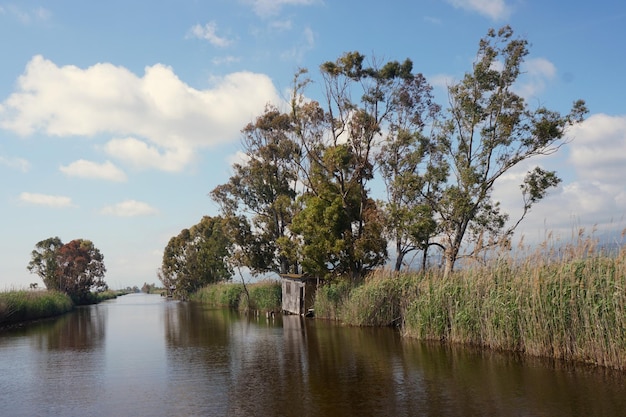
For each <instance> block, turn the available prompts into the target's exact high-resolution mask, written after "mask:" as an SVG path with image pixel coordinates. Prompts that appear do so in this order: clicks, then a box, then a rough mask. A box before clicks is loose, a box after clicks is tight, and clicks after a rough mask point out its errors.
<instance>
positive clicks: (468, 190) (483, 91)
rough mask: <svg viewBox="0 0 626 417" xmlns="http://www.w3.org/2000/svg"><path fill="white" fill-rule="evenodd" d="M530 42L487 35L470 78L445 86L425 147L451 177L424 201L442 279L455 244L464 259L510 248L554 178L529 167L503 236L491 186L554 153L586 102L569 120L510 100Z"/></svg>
mask: <svg viewBox="0 0 626 417" xmlns="http://www.w3.org/2000/svg"><path fill="white" fill-rule="evenodd" d="M527 54H528V42H527V41H526V40H525V39H516V38H514V36H513V30H512V29H511V28H510V27H508V26H505V27H503V28H501V29H500V30H498V31H495V30H493V29H492V30H490V31H489V32H488V34H487V36H486V37H485V38H483V39H481V41H480V43H479V48H478V53H477V55H476V61H475V62H474V66H473V70H472V72H469V73H466V74H465V77H464V78H463V80H462V81H460V82H459V83H456V84H454V85H452V86H451V87H449V91H448V95H449V97H450V107H449V109H448V112H447V114H446V117H445V118H444V119H443V120H442V121H441V122H440V123H439V124H438V126H439V129H438V131H437V132H436V134H435V135H434V136H433V138H432V139H431V143H430V144H429V145H428V152H429V153H431V154H432V158H433V159H434V160H436V161H439V163H438V165H440V166H444V167H446V168H447V170H449V172H450V173H451V174H452V175H451V176H450V177H449V178H448V181H447V183H446V185H445V186H442V189H441V195H440V196H439V198H438V199H436V200H430V201H431V205H432V208H433V212H434V213H435V215H436V217H437V218H439V219H440V221H439V228H440V233H441V235H442V236H441V243H442V245H443V247H444V259H445V264H446V269H445V273H446V274H448V273H450V272H451V271H452V270H453V267H454V264H455V262H456V260H457V257H458V256H459V251H460V249H461V245H462V244H463V243H464V242H465V243H469V246H470V247H472V251H471V252H470V253H469V255H470V256H473V255H477V254H479V253H480V252H482V251H484V250H485V249H486V248H488V247H493V246H495V245H498V244H502V243H503V242H506V241H508V239H509V238H510V236H511V234H512V233H513V230H514V229H515V227H516V226H517V225H518V224H519V222H520V221H521V220H522V219H523V218H524V216H525V215H526V214H527V212H528V210H529V209H530V208H531V206H532V205H533V204H534V203H536V202H538V201H539V200H541V199H542V198H543V197H544V196H545V195H546V192H547V190H548V189H549V188H552V187H554V186H556V185H557V184H558V183H559V181H560V180H559V179H558V177H557V176H556V173H554V172H551V171H546V170H543V169H539V168H535V169H532V170H531V171H529V173H528V174H527V176H526V179H525V181H524V183H523V184H522V185H521V189H522V193H523V198H524V207H523V212H522V214H521V217H520V218H519V220H518V221H517V222H514V223H513V226H512V227H510V228H508V229H505V224H506V222H507V220H508V215H507V214H506V213H502V212H501V211H500V207H499V203H498V202H494V201H492V199H491V194H492V191H493V187H494V184H495V183H496V181H497V180H498V179H499V178H500V177H502V175H504V174H505V173H506V172H508V171H509V170H511V169H512V168H513V167H515V166H517V165H518V164H520V163H521V162H523V161H527V160H529V159H532V158H534V157H536V156H539V155H548V154H551V153H554V152H556V151H557V150H558V149H559V148H560V146H561V145H562V144H563V143H565V142H566V138H565V133H566V129H567V127H569V126H571V125H572V124H574V123H578V122H580V121H582V119H583V115H584V114H585V112H586V108H585V106H584V102H582V101H580V100H579V101H577V102H575V103H574V105H573V107H572V110H571V111H570V113H569V114H567V115H565V116H562V115H561V114H559V113H558V112H555V111H551V110H548V109H546V108H544V107H539V108H537V109H530V108H529V106H528V105H527V104H526V103H525V101H524V99H523V98H522V97H521V96H519V95H517V94H516V93H515V83H516V82H517V79H518V77H519V75H520V73H521V72H520V69H521V65H522V64H523V62H524V58H525V56H526V55H527Z"/></svg>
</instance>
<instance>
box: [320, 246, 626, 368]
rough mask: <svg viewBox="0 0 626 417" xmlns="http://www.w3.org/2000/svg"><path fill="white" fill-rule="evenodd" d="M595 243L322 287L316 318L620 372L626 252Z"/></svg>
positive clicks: (625, 364)
mask: <svg viewBox="0 0 626 417" xmlns="http://www.w3.org/2000/svg"><path fill="white" fill-rule="evenodd" d="M595 243H596V242H595V241H594V240H592V239H579V240H578V241H577V242H576V244H574V245H570V246H565V247H559V248H557V249H555V248H552V249H550V248H548V247H547V246H545V245H544V246H543V247H541V248H540V249H538V250H537V251H534V252H531V253H526V254H524V256H523V257H518V258H513V257H503V256H501V257H498V258H493V260H492V261H489V262H488V263H487V264H486V265H483V266H473V267H466V268H463V269H462V270H458V271H456V272H455V273H453V274H452V275H451V276H450V277H448V278H447V279H443V278H442V276H441V275H440V274H439V273H438V272H429V273H419V274H418V273H414V274H400V275H398V274H394V273H391V272H389V271H386V272H385V271H383V272H378V273H376V274H375V275H374V276H372V277H369V278H368V279H367V280H366V281H365V283H364V284H363V285H361V286H359V287H356V288H349V289H346V288H345V287H344V288H343V289H342V290H341V291H336V290H337V288H338V287H339V286H338V287H336V288H335V290H332V289H331V287H329V288H328V289H323V290H322V291H320V292H319V293H318V299H317V300H316V304H315V310H316V315H318V316H319V314H318V310H320V311H321V312H322V313H323V316H325V317H328V318H333V319H337V320H341V321H343V322H344V323H346V324H351V325H358V326H380V325H390V324H397V325H399V326H400V327H401V331H402V333H403V335H405V336H407V337H413V338H419V339H425V340H441V341H446V342H450V343H465V344H471V345H477V346H483V347H487V348H492V349H499V350H510V351H518V352H522V353H525V354H528V355H534V356H544V357H552V358H556V359H564V360H569V361H580V362H586V363H592V364H597V365H602V366H607V367H611V368H617V369H626V248H622V249H621V250H619V251H616V252H615V253H604V252H603V251H602V250H601V249H597V247H596V246H595ZM343 285H345V284H343ZM333 291H334V292H333ZM338 294H339V295H338ZM333 296H335V298H333Z"/></svg>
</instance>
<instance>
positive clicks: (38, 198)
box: [19, 192, 73, 208]
mask: <svg viewBox="0 0 626 417" xmlns="http://www.w3.org/2000/svg"><path fill="white" fill-rule="evenodd" d="M19 200H20V201H21V202H23V203H27V204H33V205H37V206H47V207H54V208H64V207H73V204H72V199H71V198H69V197H64V196H60V195H49V194H37V193H26V192H24V193H21V194H20V197H19Z"/></svg>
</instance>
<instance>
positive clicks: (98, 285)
mask: <svg viewBox="0 0 626 417" xmlns="http://www.w3.org/2000/svg"><path fill="white" fill-rule="evenodd" d="M27 268H28V270H29V271H30V272H31V273H36V274H37V275H39V276H40V277H41V278H42V280H43V281H44V284H45V285H46V288H48V289H53V290H58V291H61V292H64V293H66V294H68V295H69V296H70V297H71V298H72V300H74V302H75V303H77V304H82V303H87V302H89V301H90V300H91V291H92V290H96V291H102V290H105V289H107V288H108V287H107V284H106V283H105V282H104V274H105V272H106V267H105V266H104V257H103V256H102V254H101V253H100V250H99V249H98V248H96V247H95V246H94V244H93V242H91V241H90V240H86V239H75V240H72V241H71V242H69V243H67V244H63V243H62V242H61V240H60V239H59V238H58V237H54V238H48V239H46V240H42V241H40V242H38V243H37V244H36V245H35V250H33V252H32V254H31V261H30V262H29V264H28V267H27Z"/></svg>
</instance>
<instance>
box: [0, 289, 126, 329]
mask: <svg viewBox="0 0 626 417" xmlns="http://www.w3.org/2000/svg"><path fill="white" fill-rule="evenodd" d="M123 294H126V292H124V291H104V292H100V293H94V294H93V297H92V298H91V299H90V300H89V301H90V303H91V304H96V303H99V302H102V301H105V300H109V299H113V298H116V297H118V296H120V295H123ZM74 307H75V304H74V303H73V302H72V299H71V298H70V297H69V296H68V295H67V294H64V293H61V292H58V291H48V290H34V291H33V290H15V291H6V292H0V328H3V327H10V326H15V325H18V324H22V323H27V322H31V321H35V320H40V319H45V318H50V317H55V316H59V315H61V314H64V313H67V312H69V311H71V310H72V309H73V308H74Z"/></svg>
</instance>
